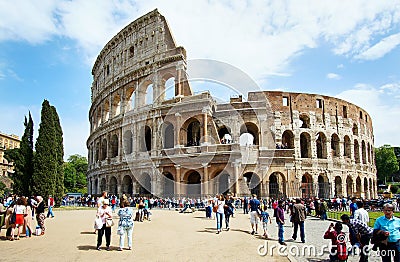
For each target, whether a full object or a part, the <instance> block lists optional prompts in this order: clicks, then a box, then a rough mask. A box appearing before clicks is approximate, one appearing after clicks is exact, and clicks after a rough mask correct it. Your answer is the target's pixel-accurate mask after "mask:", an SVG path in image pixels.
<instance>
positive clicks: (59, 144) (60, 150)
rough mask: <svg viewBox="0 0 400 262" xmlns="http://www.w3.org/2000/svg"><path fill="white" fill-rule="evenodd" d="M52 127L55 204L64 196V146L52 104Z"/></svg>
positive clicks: (55, 111) (61, 132) (57, 118)
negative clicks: (53, 132) (53, 135)
mask: <svg viewBox="0 0 400 262" xmlns="http://www.w3.org/2000/svg"><path fill="white" fill-rule="evenodd" d="M51 110H52V114H53V120H54V128H55V139H54V142H55V156H54V157H55V161H56V163H57V168H56V169H57V172H56V185H55V194H54V195H55V200H56V205H57V206H58V205H61V200H62V197H63V196H64V190H65V189H64V168H63V164H64V146H63V131H62V128H61V125H60V119H59V117H58V114H57V110H56V108H55V107H54V106H51Z"/></svg>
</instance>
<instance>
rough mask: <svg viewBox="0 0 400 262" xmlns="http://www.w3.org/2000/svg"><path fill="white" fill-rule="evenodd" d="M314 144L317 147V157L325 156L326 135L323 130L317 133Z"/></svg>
mask: <svg viewBox="0 0 400 262" xmlns="http://www.w3.org/2000/svg"><path fill="white" fill-rule="evenodd" d="M315 145H316V149H317V158H324V159H325V158H327V148H326V136H325V134H324V133H323V132H319V133H318V134H317V138H316V140H315Z"/></svg>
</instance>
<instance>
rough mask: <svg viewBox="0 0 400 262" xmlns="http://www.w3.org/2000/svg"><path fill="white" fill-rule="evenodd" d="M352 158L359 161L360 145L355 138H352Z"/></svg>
mask: <svg viewBox="0 0 400 262" xmlns="http://www.w3.org/2000/svg"><path fill="white" fill-rule="evenodd" d="M354 159H355V160H356V163H360V145H359V144H358V140H357V139H355V140H354Z"/></svg>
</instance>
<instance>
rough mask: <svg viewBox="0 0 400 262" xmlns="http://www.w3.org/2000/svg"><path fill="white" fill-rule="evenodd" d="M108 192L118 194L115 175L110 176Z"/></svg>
mask: <svg viewBox="0 0 400 262" xmlns="http://www.w3.org/2000/svg"><path fill="white" fill-rule="evenodd" d="M108 193H109V194H112V195H118V181H117V178H116V177H115V176H111V178H110V182H109V185H108Z"/></svg>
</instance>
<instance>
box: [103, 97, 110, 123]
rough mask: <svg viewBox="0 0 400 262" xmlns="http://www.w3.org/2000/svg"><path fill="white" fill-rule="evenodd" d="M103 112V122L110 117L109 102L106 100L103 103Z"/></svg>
mask: <svg viewBox="0 0 400 262" xmlns="http://www.w3.org/2000/svg"><path fill="white" fill-rule="evenodd" d="M103 114H104V122H107V121H108V120H109V119H110V104H109V103H108V101H107V102H105V103H104V107H103Z"/></svg>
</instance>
